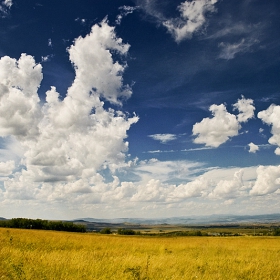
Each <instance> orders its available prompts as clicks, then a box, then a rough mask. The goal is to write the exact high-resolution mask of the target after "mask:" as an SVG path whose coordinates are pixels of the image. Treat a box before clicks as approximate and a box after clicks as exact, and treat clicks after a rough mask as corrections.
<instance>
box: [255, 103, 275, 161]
mask: <svg viewBox="0 0 280 280" xmlns="http://www.w3.org/2000/svg"><path fill="white" fill-rule="evenodd" d="M258 118H259V119H261V120H262V121H263V122H264V123H266V124H268V125H271V133H272V137H270V138H269V139H268V142H269V143H270V144H271V145H276V146H278V147H277V148H276V149H275V154H276V155H280V122H279V119H280V106H277V105H274V104H272V105H270V106H269V108H268V109H266V110H264V111H261V112H259V113H258Z"/></svg>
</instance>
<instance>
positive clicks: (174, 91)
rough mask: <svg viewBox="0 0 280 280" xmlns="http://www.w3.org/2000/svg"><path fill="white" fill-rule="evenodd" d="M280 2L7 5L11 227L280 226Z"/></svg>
mask: <svg viewBox="0 0 280 280" xmlns="http://www.w3.org/2000/svg"><path fill="white" fill-rule="evenodd" d="M279 12H280V3H279V1H277V0H272V1H269V2H268V1H267V2H265V1H260V0H237V1H230V0H200V1H188V0H187V1H180V0H164V1H160V0H114V1H110V0H94V1H90V0H83V1H78V0H75V1H71V3H69V1H66V0H61V1H54V0H49V1H42V0H28V1H19V0H4V1H2V2H1V3H0V20H1V25H0V36H1V41H0V205H1V207H0V216H2V217H5V218H12V217H26V218H42V219H75V218H82V217H92V218H120V217H122V218H151V219H152V218H162V217H175V216H191V215H202V216H203V215H211V214H233V215H254V214H270V213H279V212H280V211H279V209H280V200H279V197H278V195H280V164H279V163H280V37H279V30H280V29H279V28H280V18H279Z"/></svg>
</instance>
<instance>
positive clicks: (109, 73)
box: [0, 20, 138, 197]
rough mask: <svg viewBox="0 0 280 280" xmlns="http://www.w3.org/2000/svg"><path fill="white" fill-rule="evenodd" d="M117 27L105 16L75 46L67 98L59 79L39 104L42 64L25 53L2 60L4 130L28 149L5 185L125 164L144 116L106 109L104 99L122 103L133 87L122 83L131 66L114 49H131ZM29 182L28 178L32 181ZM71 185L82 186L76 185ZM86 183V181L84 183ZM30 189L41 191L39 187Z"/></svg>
mask: <svg viewBox="0 0 280 280" xmlns="http://www.w3.org/2000/svg"><path fill="white" fill-rule="evenodd" d="M128 49H129V45H128V44H124V43H123V42H122V40H121V39H120V38H118V37H117V36H116V34H115V31H114V28H113V27H110V26H109V25H108V24H107V22H106V21H105V20H104V21H103V22H102V23H101V24H100V25H98V24H97V25H94V26H93V27H92V30H91V33H90V34H89V35H87V36H86V37H84V38H82V37H79V38H77V39H76V40H75V42H74V44H73V45H72V46H71V47H70V48H69V50H68V51H69V54H70V61H71V62H72V64H73V66H74V68H75V72H76V77H75V80H74V82H73V84H72V85H71V87H69V89H68V91H67V95H66V97H65V98H64V99H61V98H60V94H59V93H58V92H57V91H56V88H55V87H51V89H50V90H49V91H48V92H47V93H46V103H45V104H44V105H43V106H42V105H40V99H39V97H38V93H37V90H38V87H39V86H40V83H41V80H42V66H41V65H40V64H36V63H35V61H34V58H33V57H31V56H29V55H26V54H22V55H21V57H20V59H19V60H16V59H12V58H10V57H7V56H6V57H3V58H1V60H0V136H1V137H7V136H12V137H15V139H16V141H17V142H18V143H19V145H20V146H21V148H22V149H23V156H22V159H21V165H23V166H24V168H23V169H22V170H21V171H20V172H18V173H17V174H15V175H14V178H11V179H10V180H8V181H6V182H5V183H4V184H5V185H4V186H5V187H6V188H7V191H8V190H9V189H13V188H14V187H12V186H14V185H17V184H18V185H21V184H22V185H24V184H29V183H30V186H31V185H32V182H38V184H40V183H42V182H69V183H70V182H74V181H77V180H85V181H88V182H89V185H90V184H91V183H90V182H91V179H90V178H94V177H95V176H97V174H98V172H99V171H100V170H102V169H106V168H108V169H110V170H111V171H112V172H114V171H115V170H116V169H118V168H119V167H122V166H125V165H126V164H127V163H126V161H125V153H126V152H127V150H128V142H126V141H124V139H125V138H126V137H127V130H129V128H130V126H131V125H132V124H133V123H135V122H137V121H138V117H136V116H132V117H129V116H128V115H127V114H126V113H124V112H122V111H120V110H114V109H112V108H109V109H105V108H104V101H101V99H102V100H107V101H109V102H110V103H112V104H118V105H121V104H122V100H123V99H127V98H129V97H130V95H131V93H132V92H131V89H130V87H129V86H126V85H124V84H123V78H122V74H123V72H124V70H125V68H126V65H125V64H120V63H119V62H118V61H115V60H114V59H113V57H112V54H111V52H114V53H115V54H117V55H119V56H124V57H125V55H126V54H127V52H128ZM27 182H29V183H27ZM77 184H78V183H76V185H75V186H74V185H73V184H72V185H71V188H72V189H79V188H80V187H79V186H78V185H77ZM85 189H87V188H82V190H83V191H84V190H85ZM29 193H30V195H28V197H32V196H33V197H36V191H35V192H33V193H32V195H31V191H30V192H29Z"/></svg>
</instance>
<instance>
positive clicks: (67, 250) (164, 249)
mask: <svg viewBox="0 0 280 280" xmlns="http://www.w3.org/2000/svg"><path fill="white" fill-rule="evenodd" d="M0 279H1V280H2V279H3V280H4V279H67V280H68V279H98V280H100V279H118V280H120V279H121V280H122V279H142V280H144V279H146V280H147V279H155V280H159V279H160V280H161V279H168V280H170V279H207V280H208V279H209V280H210V279H211V280H213V279H223V280H224V279H227V280H228V279H236V280H239V279H254V280H257V279H261V280H268V279H280V238H277V237H252V236H251V237H245V236H242V237H169V238H168V237H148V236H118V235H100V234H92V233H68V232H54V231H39V230H22V229H7V228H0Z"/></svg>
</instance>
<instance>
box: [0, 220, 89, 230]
mask: <svg viewBox="0 0 280 280" xmlns="http://www.w3.org/2000/svg"><path fill="white" fill-rule="evenodd" d="M0 227H6V228H22V229H43V230H56V231H69V232H86V227H85V226H84V225H77V224H74V223H73V222H62V221H48V220H41V219H36V220H33V219H26V218H13V219H11V220H3V221H0Z"/></svg>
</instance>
